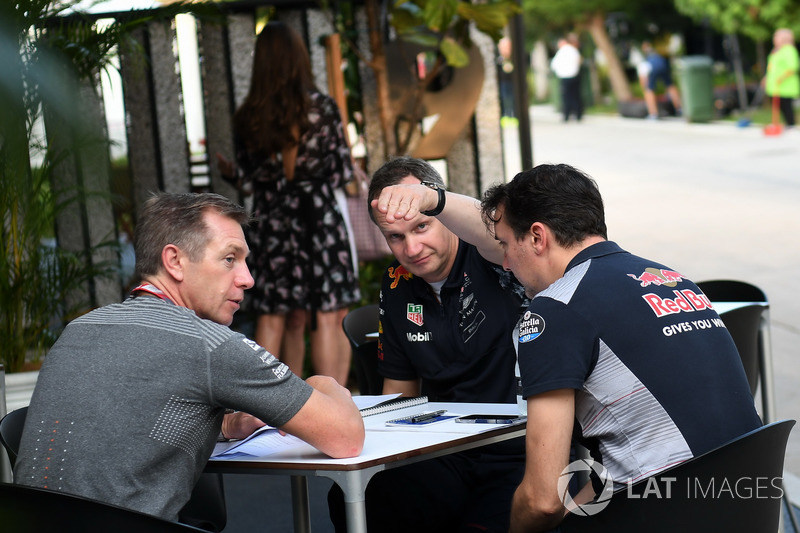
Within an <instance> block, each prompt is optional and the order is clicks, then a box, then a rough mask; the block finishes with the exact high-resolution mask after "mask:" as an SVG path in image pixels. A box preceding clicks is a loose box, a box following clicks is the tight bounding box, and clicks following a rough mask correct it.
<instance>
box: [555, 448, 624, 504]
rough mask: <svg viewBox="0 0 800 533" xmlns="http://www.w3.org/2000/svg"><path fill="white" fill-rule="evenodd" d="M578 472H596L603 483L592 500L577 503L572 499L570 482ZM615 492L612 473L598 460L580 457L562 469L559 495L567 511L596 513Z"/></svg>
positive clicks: (559, 480) (559, 479) (578, 488)
mask: <svg viewBox="0 0 800 533" xmlns="http://www.w3.org/2000/svg"><path fill="white" fill-rule="evenodd" d="M578 472H594V474H595V475H596V476H597V478H598V479H599V480H600V482H601V483H602V484H603V488H602V489H601V490H600V492H599V493H598V494H597V495H595V498H594V499H593V500H592V501H590V502H586V503H582V504H580V503H576V502H575V500H573V499H572V495H570V493H569V483H570V481H572V476H573V475H574V474H576V473H578ZM581 488H582V487H577V490H576V491H575V492H576V493H577V492H578V491H579V490H580V489H581ZM613 492H614V480H613V479H611V474H609V472H608V470H606V467H604V466H603V465H601V464H600V463H598V462H597V461H593V460H592V459H580V460H578V461H573V462H571V463H570V464H568V465H567V467H566V468H565V469H564V470H562V471H561V475H560V476H559V477H558V497H559V498H560V499H561V502H562V503H563V504H564V507H566V509H567V511H569V512H570V513H573V514H576V515H580V516H592V515H596V514H597V513H599V512H600V511H602V510H603V509H605V508H606V506H607V505H608V503H609V502H610V501H611V495H612V494H613Z"/></svg>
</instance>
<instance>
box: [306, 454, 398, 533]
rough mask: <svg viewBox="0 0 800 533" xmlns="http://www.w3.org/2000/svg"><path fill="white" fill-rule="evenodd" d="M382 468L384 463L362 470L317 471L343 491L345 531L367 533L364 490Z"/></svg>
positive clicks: (348, 532)
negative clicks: (345, 519)
mask: <svg viewBox="0 0 800 533" xmlns="http://www.w3.org/2000/svg"><path fill="white" fill-rule="evenodd" d="M384 468H385V466H384V465H377V466H373V467H370V468H365V469H363V470H351V471H334V470H328V471H317V475H318V476H324V477H328V478H331V479H332V480H333V481H334V482H335V483H336V484H337V485H339V487H341V489H342V492H343V493H344V509H345V516H346V518H347V533H367V508H366V505H365V503H364V491H365V490H366V488H367V483H369V480H370V479H372V476H374V475H375V474H376V473H377V472H380V471H381V470H383V469H384Z"/></svg>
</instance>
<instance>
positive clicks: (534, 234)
mask: <svg viewBox="0 0 800 533" xmlns="http://www.w3.org/2000/svg"><path fill="white" fill-rule="evenodd" d="M528 239H530V243H531V248H533V250H534V252H536V253H537V254H540V253H542V251H544V249H545V247H547V245H548V235H547V228H545V226H544V224H542V223H541V222H534V223H533V224H531V228H530V229H529V230H528Z"/></svg>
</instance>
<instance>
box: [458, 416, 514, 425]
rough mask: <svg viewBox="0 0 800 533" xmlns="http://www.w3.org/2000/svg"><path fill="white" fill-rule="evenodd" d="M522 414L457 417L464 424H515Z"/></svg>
mask: <svg viewBox="0 0 800 533" xmlns="http://www.w3.org/2000/svg"><path fill="white" fill-rule="evenodd" d="M520 418H522V417H521V416H520V415H466V416H460V417H458V418H456V422H461V423H462V424H513V423H514V422H516V421H518V420H519V419H520Z"/></svg>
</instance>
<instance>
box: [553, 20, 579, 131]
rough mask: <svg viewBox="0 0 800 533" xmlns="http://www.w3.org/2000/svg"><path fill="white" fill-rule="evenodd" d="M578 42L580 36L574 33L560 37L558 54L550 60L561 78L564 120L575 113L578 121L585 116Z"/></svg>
mask: <svg viewBox="0 0 800 533" xmlns="http://www.w3.org/2000/svg"><path fill="white" fill-rule="evenodd" d="M578 44H579V43H578V36H577V35H575V34H574V33H570V34H569V35H567V37H565V38H563V39H559V40H558V50H557V51H556V55H554V56H553V59H552V61H550V69H551V70H552V71H553V73H554V74H555V75H556V77H557V78H558V79H559V88H560V91H561V107H562V109H563V112H564V122H567V121H568V120H569V116H570V115H575V119H576V120H578V121H580V120H581V118H583V102H582V101H581V77H580V73H581V62H582V59H581V53H580V52H579V51H578Z"/></svg>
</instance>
